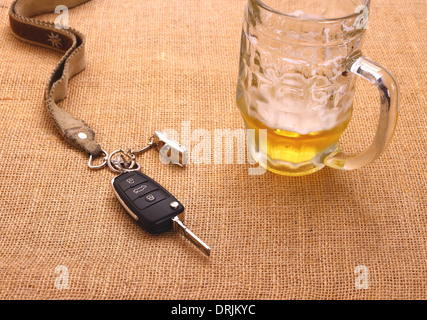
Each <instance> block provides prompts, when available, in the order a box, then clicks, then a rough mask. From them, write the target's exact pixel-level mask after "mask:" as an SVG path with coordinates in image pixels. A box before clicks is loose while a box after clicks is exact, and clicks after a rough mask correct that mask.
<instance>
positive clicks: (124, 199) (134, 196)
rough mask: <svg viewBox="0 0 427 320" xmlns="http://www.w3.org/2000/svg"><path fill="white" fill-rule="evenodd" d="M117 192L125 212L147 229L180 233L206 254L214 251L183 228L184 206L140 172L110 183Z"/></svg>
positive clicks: (124, 174)
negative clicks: (171, 230)
mask: <svg viewBox="0 0 427 320" xmlns="http://www.w3.org/2000/svg"><path fill="white" fill-rule="evenodd" d="M111 185H112V187H113V190H114V193H115V195H116V197H117V199H118V200H119V202H120V203H121V205H122V206H123V208H124V209H125V210H126V212H127V213H128V214H129V215H130V216H131V217H132V218H133V219H134V220H135V221H136V223H137V224H138V225H139V226H140V227H141V228H142V229H144V230H146V231H148V232H150V233H162V232H165V231H168V230H170V229H173V230H174V231H180V232H181V233H182V234H183V235H184V236H185V237H186V238H187V239H189V240H190V241H191V242H192V243H193V244H194V245H196V246H197V247H198V248H199V249H200V250H201V251H202V252H203V253H205V254H206V255H208V256H209V255H210V252H211V249H210V248H209V247H208V246H207V245H206V244H205V243H204V242H203V241H202V240H200V239H199V238H198V237H197V236H196V235H195V234H194V233H192V232H191V231H190V230H189V229H188V228H187V227H186V226H185V225H184V206H183V205H182V204H181V203H180V202H179V201H178V200H177V199H176V198H175V197H174V196H173V195H171V194H170V193H169V192H168V191H167V190H166V189H165V188H163V187H162V186H161V185H159V184H158V183H157V182H155V181H154V180H153V179H151V178H150V177H148V176H146V175H145V174H143V173H142V172H140V171H125V172H124V173H122V174H120V175H119V176H116V177H115V178H113V179H112V180H111Z"/></svg>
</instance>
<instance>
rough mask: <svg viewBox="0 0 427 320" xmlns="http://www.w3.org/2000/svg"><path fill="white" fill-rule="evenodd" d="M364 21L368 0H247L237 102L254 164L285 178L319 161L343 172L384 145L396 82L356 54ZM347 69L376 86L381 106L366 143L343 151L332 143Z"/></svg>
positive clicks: (339, 124) (343, 109) (344, 111)
mask: <svg viewBox="0 0 427 320" xmlns="http://www.w3.org/2000/svg"><path fill="white" fill-rule="evenodd" d="M368 20H369V0H366V1H361V2H359V1H358V0H298V1H295V0H265V1H261V0H249V2H248V4H247V6H246V8H245V13H244V22H243V31H242V39H241V53H240V66H239V79H238V84H237V106H238V108H239V109H240V112H241V114H242V117H243V120H244V122H245V125H246V128H247V129H255V130H248V147H249V149H250V151H251V154H252V156H253V157H254V158H255V160H256V161H258V162H259V164H260V165H262V166H263V167H265V168H267V169H268V170H270V171H273V172H275V173H279V174H284V175H291V176H299V175H305V174H309V173H312V172H315V171H317V170H320V169H321V168H323V167H324V166H325V165H327V166H330V167H333V168H337V169H347V170H350V169H356V168H360V167H362V166H364V165H366V164H368V163H371V162H372V161H374V160H375V159H377V158H378V157H379V156H380V154H381V153H382V152H383V151H384V150H385V148H386V147H387V145H388V143H389V142H390V140H391V138H392V136H393V133H394V129H395V127H396V122H397V113H398V104H399V87H398V84H397V82H396V79H395V77H394V76H393V74H392V73H391V72H390V71H388V70H387V69H386V68H384V67H382V66H381V65H379V64H378V63H376V62H373V61H371V60H369V59H368V58H366V57H364V56H363V55H362V53H361V52H360V49H361V47H362V38H363V36H364V33H365V31H366V29H367V26H368ZM355 75H358V76H360V77H362V78H365V79H367V80H369V81H370V82H372V83H373V84H374V85H376V86H377V88H378V89H379V92H380V98H381V99H380V105H381V111H380V118H379V124H378V129H377V133H376V135H375V138H374V141H373V143H372V144H371V145H370V146H369V147H368V149H367V150H365V151H364V152H362V153H360V154H357V155H348V154H345V153H344V152H342V151H340V150H339V149H338V146H337V143H338V140H339V138H340V136H341V134H342V133H343V132H344V130H345V129H346V128H347V125H348V123H349V121H350V118H351V115H352V110H353V97H354V91H355V82H356V77H355ZM259 129H266V130H259ZM251 131H252V132H255V134H249V132H251ZM261 131H262V132H263V133H264V137H265V136H266V139H264V138H262V135H261ZM265 132H266V134H265Z"/></svg>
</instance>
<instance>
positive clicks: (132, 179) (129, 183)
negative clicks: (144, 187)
mask: <svg viewBox="0 0 427 320" xmlns="http://www.w3.org/2000/svg"><path fill="white" fill-rule="evenodd" d="M147 181H148V180H147V179H144V178H143V177H141V176H140V175H137V174H132V175H129V176H127V177H126V178H125V179H123V181H122V182H120V184H119V185H120V188H121V189H122V190H123V191H126V190H128V189H129V188H132V187H135V186H137V185H138V184H140V183H143V182H147Z"/></svg>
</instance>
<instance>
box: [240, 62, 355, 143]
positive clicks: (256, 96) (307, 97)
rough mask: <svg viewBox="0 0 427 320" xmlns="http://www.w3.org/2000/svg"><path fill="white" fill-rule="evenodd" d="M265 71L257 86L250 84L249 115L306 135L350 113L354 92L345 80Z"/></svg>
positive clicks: (326, 127) (345, 118)
mask: <svg viewBox="0 0 427 320" xmlns="http://www.w3.org/2000/svg"><path fill="white" fill-rule="evenodd" d="M264 73H265V78H264V76H259V86H258V88H255V87H250V92H249V94H248V95H247V98H248V99H249V101H247V102H248V104H247V105H248V114H249V116H250V117H253V118H256V119H258V120H260V121H262V122H263V123H264V124H266V125H267V126H268V127H269V128H274V129H280V130H285V131H290V132H296V133H299V134H302V135H304V134H308V133H310V132H318V131H325V130H331V129H333V128H334V127H335V126H337V125H338V124H339V123H341V122H343V121H346V120H348V117H350V115H351V112H349V111H350V110H349V109H350V108H351V105H352V94H351V93H350V92H348V90H346V88H347V85H346V84H342V85H341V86H339V87H337V86H336V85H334V86H333V85H332V83H331V81H330V80H329V79H328V78H327V77H325V76H319V75H315V76H312V77H309V78H305V77H304V76H303V75H302V74H299V73H293V74H285V75H282V76H281V77H280V78H277V77H276V76H275V74H274V71H273V70H270V71H269V70H265V71H264ZM272 82H273V85H272Z"/></svg>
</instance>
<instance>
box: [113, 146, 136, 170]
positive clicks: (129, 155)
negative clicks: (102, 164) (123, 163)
mask: <svg viewBox="0 0 427 320" xmlns="http://www.w3.org/2000/svg"><path fill="white" fill-rule="evenodd" d="M120 152H121V153H123V154H125V155H126V156H128V157H129V158H130V159H131V163H130V166H129V168H123V167H120V169H118V168H117V167H116V164H114V163H113V161H112V159H111V158H112V157H113V155H115V154H116V153H120ZM107 165H108V167H109V168H110V170H111V171H113V172H116V173H122V172H126V171H133V170H139V169H140V168H141V167H140V165H139V164H138V163H136V161H135V155H134V154H132V153H128V152H126V151H124V150H123V149H119V150H115V151H113V152H111V154H110V155H109V156H108V158H107ZM135 165H136V168H134V167H135Z"/></svg>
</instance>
